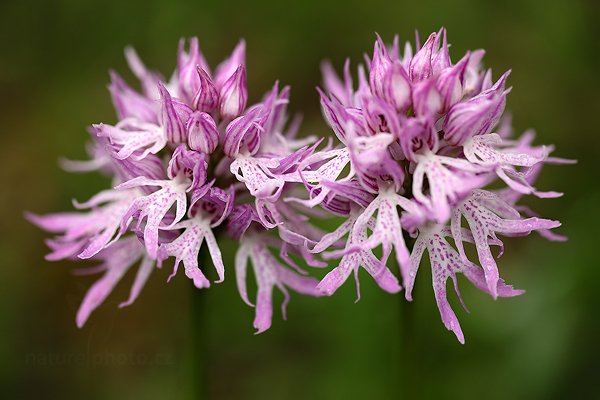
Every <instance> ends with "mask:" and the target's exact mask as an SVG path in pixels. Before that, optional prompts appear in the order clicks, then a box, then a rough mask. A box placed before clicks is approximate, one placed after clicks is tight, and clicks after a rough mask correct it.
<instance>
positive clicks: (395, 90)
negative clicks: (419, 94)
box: [384, 61, 412, 111]
mask: <svg viewBox="0 0 600 400" xmlns="http://www.w3.org/2000/svg"><path fill="white" fill-rule="evenodd" d="M384 87H385V99H386V100H387V101H388V102H390V103H392V104H393V105H394V107H396V110H398V111H406V110H407V109H408V107H409V106H410V104H411V102H412V99H411V85H410V80H409V79H408V74H407V73H406V71H405V70H404V67H403V66H402V64H401V63H400V61H396V62H394V63H393V64H392V66H391V67H390V68H389V69H388V72H387V74H386V77H385V86H384Z"/></svg>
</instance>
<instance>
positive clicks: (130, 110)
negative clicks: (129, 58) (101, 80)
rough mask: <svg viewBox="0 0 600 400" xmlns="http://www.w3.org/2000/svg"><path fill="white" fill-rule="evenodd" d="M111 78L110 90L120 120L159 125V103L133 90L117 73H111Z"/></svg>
mask: <svg viewBox="0 0 600 400" xmlns="http://www.w3.org/2000/svg"><path fill="white" fill-rule="evenodd" d="M110 77H111V83H110V85H109V87H108V90H109V91H110V94H111V96H112V100H113V105H114V107H115V110H116V111H117V115H118V117H119V119H121V120H122V119H126V118H135V119H137V120H139V121H142V122H149V123H153V124H158V119H159V111H160V106H159V104H158V102H156V101H154V100H152V99H149V98H148V97H146V96H143V95H141V94H140V93H138V92H136V91H135V90H133V89H132V88H131V87H130V86H129V85H127V83H125V81H124V80H123V78H121V76H120V75H119V74H117V73H116V72H115V71H111V72H110Z"/></svg>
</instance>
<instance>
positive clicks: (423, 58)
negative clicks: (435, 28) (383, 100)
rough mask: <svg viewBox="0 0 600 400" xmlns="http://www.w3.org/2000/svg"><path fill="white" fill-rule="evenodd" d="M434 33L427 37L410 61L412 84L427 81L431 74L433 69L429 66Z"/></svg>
mask: <svg viewBox="0 0 600 400" xmlns="http://www.w3.org/2000/svg"><path fill="white" fill-rule="evenodd" d="M435 38H436V34H435V32H434V33H432V34H431V35H429V38H428V39H427V41H426V42H425V44H424V45H423V47H421V48H420V49H419V51H417V53H416V54H415V55H414V57H413V58H412V60H411V61H410V69H409V72H410V79H411V80H412V81H413V82H420V81H422V80H424V79H428V78H429V77H430V76H431V75H432V74H433V68H432V66H431V54H432V52H433V46H434V44H435V42H436V40H435Z"/></svg>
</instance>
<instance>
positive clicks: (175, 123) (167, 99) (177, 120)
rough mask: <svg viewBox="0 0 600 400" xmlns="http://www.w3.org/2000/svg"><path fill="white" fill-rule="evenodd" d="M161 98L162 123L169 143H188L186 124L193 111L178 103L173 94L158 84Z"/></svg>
mask: <svg viewBox="0 0 600 400" xmlns="http://www.w3.org/2000/svg"><path fill="white" fill-rule="evenodd" d="M158 90H159V92H160V98H161V103H162V105H161V117H162V118H161V123H162V127H163V129H164V133H165V137H166V138H167V141H168V142H169V143H173V144H179V143H185V142H187V130H186V122H187V120H188V119H189V117H190V114H191V113H192V109H191V108H190V107H189V106H188V105H186V104H183V103H176V102H175V100H174V99H173V98H172V97H171V94H170V93H169V91H168V90H167V88H165V87H164V86H163V85H162V84H161V83H159V84H158Z"/></svg>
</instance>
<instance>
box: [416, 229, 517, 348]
mask: <svg viewBox="0 0 600 400" xmlns="http://www.w3.org/2000/svg"><path fill="white" fill-rule="evenodd" d="M448 235H449V232H448V229H444V228H442V226H440V225H433V226H431V227H424V228H423V229H422V230H421V231H419V235H418V237H417V240H416V242H415V244H414V246H413V250H412V254H411V256H410V270H409V271H408V274H407V276H405V279H404V282H405V290H406V291H405V293H406V299H407V300H412V289H413V287H414V282H415V277H416V276H417V271H418V269H419V265H420V264H421V258H422V257H423V253H424V251H425V249H427V252H428V253H429V260H430V263H431V273H432V280H433V291H434V293H435V301H436V303H437V306H438V309H439V311H440V315H441V316H442V322H443V323H444V325H445V326H446V328H447V329H448V330H450V331H452V332H454V334H455V335H456V337H457V339H458V341H459V342H461V343H463V344H464V342H465V337H464V335H463V332H462V329H461V328H460V324H459V322H458V318H456V314H454V311H452V308H451V307H450V303H449V302H448V299H447V294H446V282H447V280H448V279H452V282H453V283H454V290H455V291H456V294H457V295H458V297H459V300H460V302H461V304H463V307H464V303H463V301H462V298H461V297H460V292H459V291H458V282H457V280H456V274H457V273H462V274H463V275H465V277H466V278H467V279H468V280H469V281H470V282H471V283H472V284H473V285H475V286H476V287H477V288H478V289H480V290H482V291H484V292H487V293H490V294H492V295H493V296H494V297H496V296H501V297H514V296H518V295H520V294H522V293H523V291H522V290H515V289H513V288H512V286H509V285H506V284H505V283H504V282H503V281H502V280H498V281H497V282H496V286H494V288H493V291H491V290H490V289H489V286H488V285H487V283H486V280H485V277H484V273H483V270H482V269H481V268H480V267H478V266H477V265H475V264H473V263H471V262H470V261H468V260H466V259H465V258H463V257H460V256H459V255H458V253H457V252H456V250H455V249H454V248H453V247H452V246H450V244H449V243H448V242H447V241H446V239H445V236H448ZM465 309H466V307H465Z"/></svg>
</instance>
